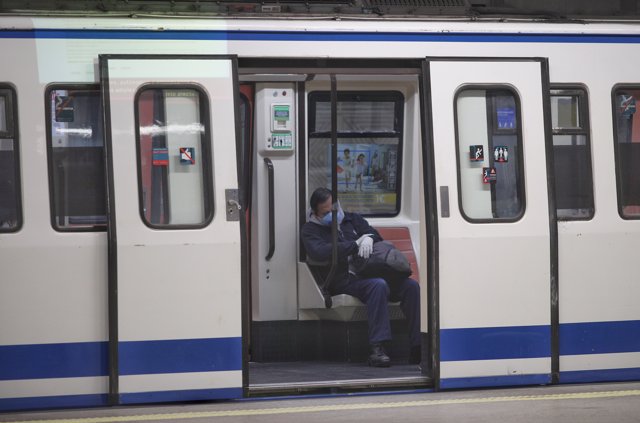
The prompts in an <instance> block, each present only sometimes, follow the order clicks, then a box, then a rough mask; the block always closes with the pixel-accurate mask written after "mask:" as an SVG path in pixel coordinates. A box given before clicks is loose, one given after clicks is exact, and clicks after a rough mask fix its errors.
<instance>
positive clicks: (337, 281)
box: [301, 212, 382, 294]
mask: <svg viewBox="0 0 640 423" xmlns="http://www.w3.org/2000/svg"><path fill="white" fill-rule="evenodd" d="M308 217H309V221H308V222H307V223H305V224H304V225H303V226H302V231H301V236H302V242H303V243H304V248H305V250H306V251H307V256H308V257H309V258H310V259H311V260H310V261H311V262H314V263H316V264H320V265H319V266H311V267H312V270H314V273H316V277H318V278H320V279H321V281H324V280H325V279H326V277H327V275H328V274H329V270H330V268H331V249H332V246H331V226H330V225H329V226H327V225H323V224H322V223H320V222H319V221H318V219H317V218H316V217H315V216H314V215H313V214H312V213H309V216H308ZM365 234H371V235H372V238H373V242H378V241H382V237H381V236H380V234H379V233H378V231H376V230H375V229H374V228H373V227H372V226H371V225H369V222H367V221H366V220H365V219H364V218H363V217H362V216H360V215H359V214H357V213H349V212H345V214H344V219H343V220H342V224H341V225H340V226H339V228H338V265H337V268H336V273H335V276H334V277H333V281H332V282H331V286H330V292H331V294H339V293H341V291H342V289H343V288H344V287H345V286H346V285H347V283H349V256H351V255H357V254H358V245H357V244H356V240H357V239H358V238H360V237H361V236H362V235H365Z"/></svg>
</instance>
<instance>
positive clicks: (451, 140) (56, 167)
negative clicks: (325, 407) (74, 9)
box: [0, 17, 640, 410]
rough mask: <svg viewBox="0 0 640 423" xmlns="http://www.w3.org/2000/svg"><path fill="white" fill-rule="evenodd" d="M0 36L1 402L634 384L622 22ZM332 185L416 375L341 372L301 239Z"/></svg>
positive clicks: (43, 23)
mask: <svg viewBox="0 0 640 423" xmlns="http://www.w3.org/2000/svg"><path fill="white" fill-rule="evenodd" d="M0 26H1V27H2V31H0V51H2V52H3V56H4V58H3V60H2V61H1V62H0V184H1V185H0V410H17V409H35V408H54V407H78V406H96V405H107V404H127V403H143V402H166V401H183V400H201V399H207V400H209V399H232V398H241V397H247V396H252V395H267V394H273V393H279V392H292V391H294V392H306V391H311V390H313V389H334V390H335V389H338V388H339V389H343V390H346V391H349V390H356V389H363V387H365V386H366V387H370V386H374V387H376V389H394V388H399V387H400V388H406V387H412V388H417V389H422V388H427V389H452V388H466V387H486V386H515V385H527V384H529V385H530V384H557V383H574V382H595V381H617V380H637V379H639V378H640V370H639V369H640V308H639V307H638V298H639V297H640V285H639V284H638V283H637V269H636V267H635V265H634V264H635V259H636V250H637V248H636V247H637V246H638V245H639V243H640V223H639V221H638V217H639V216H640V195H638V192H640V178H639V177H638V170H637V169H638V168H640V167H639V166H638V165H637V163H638V160H640V157H639V154H640V150H639V149H638V148H637V147H635V146H636V145H640V132H639V131H640V130H639V129H638V128H640V122H638V119H640V117H639V116H640V113H637V112H636V101H637V99H638V97H639V96H640V77H639V75H638V70H637V69H638V65H640V63H638V61H639V60H640V59H639V57H640V55H639V54H638V52H639V50H638V49H639V48H640V47H639V45H640V27H638V26H637V25H634V24H613V23H589V24H548V23H534V22H513V23H509V22H455V21H451V22H446V21H439V22H438V21H423V22H406V21H405V22H401V21H393V20H382V19H380V20H373V19H371V20H346V19H345V20H330V19H327V20H321V19H315V20H310V19H309V20H304V19H299V20H258V19H253V20H252V19H227V20H225V19H210V20H196V19H186V18H183V19H171V20H168V19H126V18H109V19H97V20H96V19H93V20H91V21H89V20H88V19H82V18H64V19H63V18H44V17H43V18H36V17H31V18H29V17H3V18H1V19H0ZM332 81H335V82H334V83H332ZM332 103H334V104H335V103H337V109H338V115H337V118H338V123H337V125H336V127H335V129H331V127H332V125H331V113H330V110H331V106H332ZM332 142H333V143H337V144H338V150H339V151H340V152H341V153H340V154H343V153H342V151H343V150H344V149H351V150H352V151H354V152H358V154H362V156H363V158H364V160H365V161H366V168H364V170H363V171H362V175H361V176H362V178H364V179H363V181H362V182H361V185H360V189H358V186H357V184H355V176H354V181H353V182H352V186H351V187H350V186H349V183H350V182H351V181H348V180H347V176H346V175H347V173H346V172H345V167H344V162H343V163H342V165H341V163H340V162H338V163H335V158H332V157H331V154H330V151H331V144H332ZM342 160H344V157H343V158H342ZM340 166H341V167H340ZM338 167H340V171H339V170H338V169H337V168H338ZM332 177H333V178H338V183H339V190H338V194H337V197H338V199H339V200H340V201H341V203H342V204H343V206H345V208H347V209H350V210H353V211H358V212H361V213H363V214H364V215H365V216H367V218H368V219H369V220H370V221H371V223H372V224H373V225H374V226H375V227H377V228H379V229H380V230H381V231H383V233H384V234H386V236H387V237H388V238H390V239H392V240H394V242H396V244H397V245H401V246H402V249H403V250H404V251H405V252H406V253H407V254H408V255H409V256H411V257H412V260H413V261H414V263H413V267H414V276H415V277H416V278H417V279H419V282H420V285H421V303H422V309H421V322H422V335H423V361H422V365H421V367H420V368H417V367H415V366H413V367H411V366H407V365H403V364H401V362H402V355H403V353H405V352H406V351H404V352H403V347H402V345H401V342H400V341H398V342H396V343H394V345H393V351H394V353H395V355H396V357H397V358H398V361H397V362H396V361H394V365H393V366H392V367H391V369H390V371H389V372H386V373H385V371H386V370H387V369H376V371H377V372H378V373H374V374H373V376H367V377H360V376H357V374H358V372H360V371H361V370H362V368H364V364H362V365H360V364H358V363H359V361H360V358H361V355H362V352H361V351H359V350H358V347H357V346H354V343H355V342H356V341H358V342H359V341H360V340H361V341H362V342H363V343H364V344H366V336H364V337H363V335H362V334H363V333H366V323H365V322H364V320H363V318H362V316H363V307H364V306H363V305H362V304H361V303H359V302H358V301H357V300H355V299H353V298H350V297H347V296H338V297H334V298H333V299H332V301H331V302H332V304H331V307H330V308H327V307H326V306H325V298H324V297H323V295H322V293H321V292H320V289H319V288H318V284H317V281H316V280H315V278H314V274H313V273H312V272H311V271H310V268H309V266H308V263H307V260H306V256H305V253H304V251H303V248H302V247H301V244H300V241H299V228H300V226H301V225H302V224H303V223H304V219H305V215H306V209H307V207H308V197H309V195H310V193H311V192H312V191H313V189H315V188H316V187H318V186H330V183H331V178H332ZM363 187H364V188H363ZM390 307H392V308H393V309H394V310H396V311H397V306H396V305H394V304H391V305H390ZM394 313H395V314H394ZM394 313H392V314H394V316H395V318H396V319H400V320H401V319H402V315H401V313H396V312H394ZM363 325H364V326H363ZM397 326H398V327H399V326H401V325H397ZM363 328H364V331H363ZM394 328H395V326H394ZM402 336H403V335H402V334H400V335H399V338H400V339H402ZM394 342H395V341H394ZM296 363H298V364H296ZM336 363H337V364H336ZM270 365H273V366H275V367H269V366H270ZM336 365H337V366H338V367H336ZM267 368H269V369H272V370H273V371H272V372H268V371H267V372H265V371H264V369H267ZM336 368H337V369H338V370H337V371H336ZM305 369H307V372H309V371H311V373H312V374H311V375H310V376H309V375H308V374H307V375H306V376H302V375H303V374H304V371H305ZM309 369H311V370H309ZM328 369H331V371H329V370H328ZM354 369H355V370H354ZM383 370H384V371H383ZM331 372H334V373H331ZM349 372H355V373H353V374H352V373H349ZM285 373H286V374H293V375H294V376H293V379H288V380H285V379H282V375H284V374H285ZM327 374H329V376H328V377H326V375H327ZM322 375H324V376H325V377H324V378H321V376H322ZM370 375H371V374H370ZM296 378H297V379H296Z"/></svg>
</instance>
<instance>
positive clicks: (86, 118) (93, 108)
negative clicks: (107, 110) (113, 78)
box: [46, 85, 107, 231]
mask: <svg viewBox="0 0 640 423" xmlns="http://www.w3.org/2000/svg"><path fill="white" fill-rule="evenodd" d="M46 98H47V116H48V119H47V126H48V131H47V146H48V159H49V186H50V191H51V197H50V198H51V221H52V225H53V227H54V228H55V229H56V230H58V231H91V230H105V229H106V221H107V219H106V193H105V178H104V158H103V157H104V136H103V130H102V102H101V100H100V90H99V87H98V86H93V85H88V86H87V85H85V86H63V85H55V86H50V87H49V88H48V89H47V94H46Z"/></svg>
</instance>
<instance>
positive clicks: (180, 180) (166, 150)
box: [135, 85, 224, 229]
mask: <svg viewBox="0 0 640 423" xmlns="http://www.w3.org/2000/svg"><path fill="white" fill-rule="evenodd" d="M135 101H136V107H135V112H136V122H137V124H136V132H137V133H136V136H137V148H138V172H139V178H138V179H139V183H140V190H139V194H140V207H141V215H142V219H143V221H144V222H145V223H146V224H147V225H148V226H150V227H152V228H166V229H178V228H201V227H204V226H206V225H207V224H208V222H210V221H211V219H212V218H213V187H212V177H211V165H210V160H209V157H210V156H211V153H210V151H211V150H210V148H211V147H210V141H209V140H210V128H209V102H208V99H207V96H206V94H205V93H204V92H203V91H202V90H201V89H200V88H199V87H197V86H192V85H186V86H157V85H156V86H151V85H149V86H145V87H143V88H141V90H140V91H139V92H138V93H137V94H136V100H135ZM220 141H221V142H222V141H224V140H220Z"/></svg>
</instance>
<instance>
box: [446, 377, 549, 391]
mask: <svg viewBox="0 0 640 423" xmlns="http://www.w3.org/2000/svg"><path fill="white" fill-rule="evenodd" d="M550 383H551V375H550V374H535V375H509V376H479V377H452V378H444V379H442V380H440V388H442V389H463V388H489V387H493V386H520V385H548V384H550Z"/></svg>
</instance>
